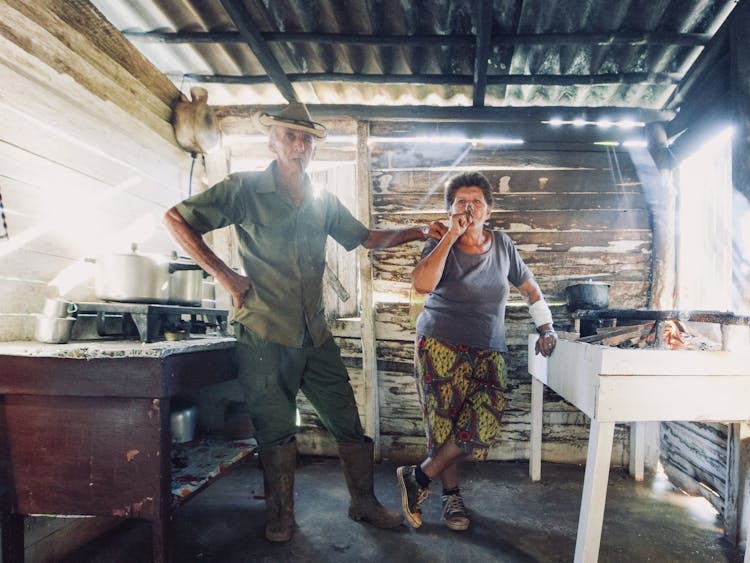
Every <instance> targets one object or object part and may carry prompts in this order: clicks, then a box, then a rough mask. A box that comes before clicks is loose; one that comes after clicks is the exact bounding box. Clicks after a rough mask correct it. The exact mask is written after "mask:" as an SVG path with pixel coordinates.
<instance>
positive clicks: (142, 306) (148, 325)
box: [76, 301, 228, 342]
mask: <svg viewBox="0 0 750 563" xmlns="http://www.w3.org/2000/svg"><path fill="white" fill-rule="evenodd" d="M76 305H78V321H77V322H76V324H79V322H80V321H88V322H95V324H96V334H97V335H98V336H99V337H102V338H118V337H119V338H136V337H137V338H140V340H141V341H142V342H156V341H159V340H165V339H167V338H169V336H170V335H184V336H185V337H187V336H188V335H190V334H206V333H207V332H209V331H210V332H213V333H216V334H222V335H223V334H226V328H227V316H228V311H227V310H225V309H214V308H211V307H190V306H186V305H162V304H155V303H120V302H113V301H110V302H81V303H76Z"/></svg>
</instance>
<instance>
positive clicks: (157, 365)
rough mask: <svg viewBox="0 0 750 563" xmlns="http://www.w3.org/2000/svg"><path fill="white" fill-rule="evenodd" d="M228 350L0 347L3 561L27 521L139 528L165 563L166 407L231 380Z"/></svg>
mask: <svg viewBox="0 0 750 563" xmlns="http://www.w3.org/2000/svg"><path fill="white" fill-rule="evenodd" d="M234 342H235V341H234V339H233V338H226V337H215V338H213V337H206V338H190V339H189V340H182V341H170V342H154V343H141V342H138V341H85V342H83V341H81V342H71V343H68V344H40V343H36V342H5V343H0V483H5V485H6V487H5V493H4V494H3V495H0V515H1V516H2V551H3V561H8V562H11V561H22V560H23V543H24V542H23V516H24V515H34V514H48V515H106V516H119V517H123V518H143V519H146V520H149V521H151V522H152V524H153V540H154V561H159V562H161V561H169V559H170V552H171V547H170V546H171V536H172V531H171V528H172V526H171V521H172V518H173V512H174V509H175V508H176V506H177V504H179V503H178V502H176V500H175V498H174V497H173V495H172V490H171V484H172V475H171V463H170V458H171V449H172V436H171V429H170V406H171V400H172V399H173V398H174V397H175V396H177V395H179V394H180V393H183V392H189V391H193V390H195V389H197V388H200V387H203V386H207V385H211V384H214V383H220V382H223V381H228V380H230V379H233V378H235V377H236V369H235V365H236V364H235V358H234ZM0 492H1V491H0Z"/></svg>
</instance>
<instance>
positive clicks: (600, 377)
mask: <svg viewBox="0 0 750 563" xmlns="http://www.w3.org/2000/svg"><path fill="white" fill-rule="evenodd" d="M536 339H537V336H536V335H529V341H528V354H529V373H530V374H531V376H532V389H531V393H532V398H531V405H532V406H531V411H532V412H531V420H532V425H531V426H532V427H531V453H530V463H529V471H530V474H531V478H532V480H539V478H540V473H541V446H542V429H541V424H542V395H543V391H544V389H543V386H544V385H546V386H548V387H549V388H550V389H552V390H553V391H555V392H556V393H557V394H558V395H560V396H561V397H562V398H564V399H565V400H566V401H568V402H570V403H571V404H573V405H574V406H575V407H576V408H578V409H580V410H581V411H583V412H584V413H585V414H586V415H588V416H589V417H590V418H591V428H590V431H589V444H588V451H587V455H586V472H585V476H584V483H583V497H582V499H581V512H580V517H579V521H578V537H577V539H576V551H575V561H576V562H577V563H578V562H589V561H596V560H597V558H598V554H599V544H600V540H601V532H602V522H603V519H604V503H605V499H606V494H607V482H608V478H609V465H610V459H611V455H612V443H613V439H614V427H615V423H616V422H642V421H662V420H681V421H721V422H744V421H748V420H750V352H748V351H745V350H742V351H732V352H729V351H707V350H706V351H703V350H656V349H620V348H613V347H607V346H600V345H596V344H588V343H585V342H575V341H568V340H560V341H559V342H558V343H557V347H556V349H555V352H554V353H553V354H552V356H550V358H543V357H542V356H538V355H535V353H534V344H535V342H536ZM639 441H640V439H639V436H638V435H637V434H636V435H631V458H632V457H633V455H634V454H633V451H634V449H635V450H637V449H638V448H640V446H639V445H638V442H639ZM640 463H641V467H640V468H636V473H638V472H640V473H641V474H642V473H643V468H642V457H641V462H640ZM749 551H750V550H749ZM745 561H746V562H748V561H750V558H748V554H747V553H746V556H745Z"/></svg>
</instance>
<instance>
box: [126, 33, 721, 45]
mask: <svg viewBox="0 0 750 563" xmlns="http://www.w3.org/2000/svg"><path fill="white" fill-rule="evenodd" d="M122 33H123V35H125V37H127V38H128V39H130V40H132V41H133V42H137V43H195V44H198V43H244V42H245V40H244V39H243V38H242V36H241V35H240V34H239V33H238V32H236V31H178V32H172V31H128V30H124V31H123V32H122ZM260 35H261V37H262V38H263V39H264V40H265V41H267V42H271V43H314V44H318V45H375V46H379V47H430V46H442V45H444V46H470V45H474V44H475V43H476V40H477V38H476V36H474V35H471V34H469V35H438V34H422V33H415V34H413V35H364V34H356V33H307V32H294V31H262V32H260ZM710 39H711V35H710V34H708V33H671V32H647V31H646V32H624V33H541V34H534V33H519V34H511V33H508V34H497V35H492V36H491V37H490V39H489V43H490V45H491V46H499V45H596V46H612V45H673V46H677V47H683V46H684V47H700V46H702V45H706V44H707V43H708V42H709V41H710Z"/></svg>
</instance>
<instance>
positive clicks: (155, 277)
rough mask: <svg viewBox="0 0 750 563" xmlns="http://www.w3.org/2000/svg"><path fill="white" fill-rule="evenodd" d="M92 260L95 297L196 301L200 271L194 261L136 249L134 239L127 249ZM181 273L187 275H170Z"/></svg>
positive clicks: (123, 299) (122, 300)
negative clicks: (126, 250)
mask: <svg viewBox="0 0 750 563" xmlns="http://www.w3.org/2000/svg"><path fill="white" fill-rule="evenodd" d="M95 262H96V274H95V278H94V289H95V293H96V296H97V297H98V298H99V299H103V300H105V301H120V302H126V303H170V302H173V303H176V304H181V305H194V304H198V305H200V302H201V281H202V276H203V271H202V270H201V269H200V267H199V266H198V265H197V264H194V263H188V262H180V261H171V260H170V259H169V258H167V257H166V256H161V255H158V254H148V253H142V252H139V251H138V247H137V245H136V244H135V243H134V244H132V245H131V251H130V252H125V253H119V254H118V253H115V254H107V255H104V256H101V257H99V258H97V259H96V260H95ZM182 273H186V274H190V275H189V276H181V275H180V276H178V277H177V278H176V279H174V278H173V276H175V274H182ZM183 277H184V278H185V279H183ZM195 279H198V280H201V281H198V282H197V287H198V289H194V286H195V285H196V281H195ZM191 280H192V281H191ZM173 282H174V285H175V287H174V289H173V288H172V284H173ZM171 299H174V300H175V301H171Z"/></svg>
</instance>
